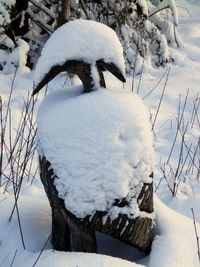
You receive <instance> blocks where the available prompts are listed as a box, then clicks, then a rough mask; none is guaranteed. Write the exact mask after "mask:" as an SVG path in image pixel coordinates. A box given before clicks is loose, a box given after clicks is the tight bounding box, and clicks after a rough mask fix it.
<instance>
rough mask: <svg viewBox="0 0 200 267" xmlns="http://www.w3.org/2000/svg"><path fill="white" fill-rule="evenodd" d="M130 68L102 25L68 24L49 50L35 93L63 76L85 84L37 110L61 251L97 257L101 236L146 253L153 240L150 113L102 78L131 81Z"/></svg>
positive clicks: (43, 164)
mask: <svg viewBox="0 0 200 267" xmlns="http://www.w3.org/2000/svg"><path fill="white" fill-rule="evenodd" d="M74 33H75V34H74ZM70 34H71V35H70ZM69 35H70V37H71V38H69ZM64 36H67V39H66V42H65V39H64ZM86 37H87V39H86ZM68 38H69V39H70V41H71V42H72V44H73V45H71V43H69V41H68ZM61 39H62V42H58V41H59V40H61ZM93 40H95V45H94V43H93ZM56 43H57V44H56ZM55 47H56V48H57V51H58V53H57V54H56V51H55ZM102 47H103V48H105V47H106V49H104V50H103V49H102ZM83 51H84V54H83ZM51 54H54V59H53V61H52V58H51V57H50V60H49V59H48V57H49V55H51ZM61 55H62V56H63V57H62V56H61ZM124 69H125V66H124V60H123V51H122V47H121V44H120V42H119V41H118V39H117V37H116V34H115V32H114V31H113V30H112V29H110V28H108V27H107V26H105V25H103V24H101V23H97V22H91V21H84V20H80V21H73V22H69V23H67V24H66V25H64V26H62V27H61V28H59V29H58V30H57V31H56V32H55V33H54V34H53V35H52V36H51V38H50V39H49V40H48V42H47V44H46V46H45V47H44V49H43V51H42V55H41V58H40V59H39V62H38V65H37V67H36V75H37V76H36V77H37V81H38V85H37V87H36V88H35V90H34V93H37V92H38V91H39V90H40V89H41V88H42V87H43V86H44V85H45V84H46V83H47V82H49V81H50V80H51V79H53V78H54V77H55V76H56V75H57V74H58V73H60V72H61V71H67V72H68V73H70V74H77V75H78V76H79V78H80V79H81V81H82V83H83V87H82V86H74V87H71V88H66V89H60V90H59V89H57V90H55V91H54V92H52V93H50V94H48V95H47V96H46V97H45V99H44V101H43V102H42V104H41V106H40V109H39V111H38V118H37V125H38V140H39V163H40V173H41V180H42V182H43V184H44V188H45V191H46V193H47V196H48V199H49V203H50V205H51V208H52V241H53V245H54V248H55V249H58V250H65V251H67V250H75V251H85V252H95V251H96V238H95V231H100V232H102V233H105V234H108V235H110V236H112V237H114V238H117V239H119V240H121V241H123V242H126V243H128V244H131V245H133V246H135V247H137V248H139V249H141V250H144V251H146V250H148V248H149V246H150V243H151V241H152V235H153V228H154V210H153V180H152V178H153V148H152V136H151V131H150V125H149V120H148V114H147V111H146V108H145V106H144V104H143V103H142V101H141V99H140V98H139V97H138V96H137V95H135V94H133V93H131V92H124V91H122V90H121V89H120V88H119V89H117V88H116V90H105V87H106V84H105V80H104V76H103V71H105V70H108V71H110V72H111V73H112V74H113V75H115V76H116V77H117V78H118V79H120V80H121V81H123V82H124V81H125V78H124Z"/></svg>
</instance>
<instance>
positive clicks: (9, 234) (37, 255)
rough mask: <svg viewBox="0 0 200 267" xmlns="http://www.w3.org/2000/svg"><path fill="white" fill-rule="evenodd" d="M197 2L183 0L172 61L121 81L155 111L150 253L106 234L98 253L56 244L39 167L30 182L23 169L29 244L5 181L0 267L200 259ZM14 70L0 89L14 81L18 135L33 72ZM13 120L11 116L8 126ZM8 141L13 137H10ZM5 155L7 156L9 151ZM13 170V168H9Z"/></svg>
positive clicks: (61, 79)
mask: <svg viewBox="0 0 200 267" xmlns="http://www.w3.org/2000/svg"><path fill="white" fill-rule="evenodd" d="M193 2H194V1H192V0H191V1H188V2H186V1H184V0H179V1H178V6H179V13H180V16H179V26H178V32H179V35H180V48H179V49H177V48H174V49H172V53H173V55H174V58H175V63H173V64H171V65H170V66H167V67H166V68H160V69H159V70H158V69H155V68H152V67H151V66H148V65H144V70H143V74H142V77H141V81H140V77H136V78H135V79H134V80H133V79H132V78H129V79H128V81H127V84H126V85H125V88H124V90H127V91H128V90H129V91H130V88H132V87H133V91H134V92H138V94H139V95H140V96H141V98H143V100H144V103H145V104H146V105H147V106H148V107H149V111H150V114H151V116H150V119H151V123H152V127H153V135H154V149H155V156H156V168H155V174H154V176H155V177H154V184H155V191H156V195H157V196H156V195H155V198H154V202H155V213H156V233H155V238H154V241H153V244H152V250H151V253H150V255H148V256H146V255H145V254H144V253H141V252H139V251H137V250H136V249H133V248H131V247H129V246H128V245H124V244H122V243H120V242H117V241H115V240H113V239H111V238H107V237H105V236H104V235H102V234H98V236H97V237H98V248H99V250H98V253H99V254H101V255H99V254H84V253H70V252H69V253H65V252H57V251H53V250H52V246H51V243H50V233H51V214H50V208H49V203H48V200H47V199H46V195H45V192H44V189H43V187H42V185H41V182H40V179H39V175H38V174H37V175H36V177H35V178H34V179H33V181H32V177H26V175H25V178H24V181H23V183H22V188H21V191H20V196H19V200H18V211H19V217H20V223H21V229H22V234H23V238H24V245H25V249H24V248H23V244H22V238H21V234H20V228H19V220H18V216H17V212H16V210H15V212H14V214H13V216H12V219H11V221H10V222H9V217H10V214H11V212H12V209H13V206H14V203H15V200H14V195H13V193H12V184H11V185H10V186H9V187H8V188H6V189H7V191H8V192H6V193H5V192H4V188H5V186H2V187H1V188H0V266H5V267H6V266H17V267H18V266H35V265H36V266H49V267H53V266H67V267H68V266H69V267H76V266H78V267H84V266H94V267H97V266H99V267H100V266H101V267H112V266H120V267H126V266H127V267H129V266H130V267H131V266H132V267H134V266H138V267H139V266H148V267H171V266H174V267H197V266H200V262H199V259H198V246H197V240H196V235H195V227H194V222H193V216H192V210H191V208H193V211H194V215H195V220H196V228H197V234H198V235H200V205H199V203H200V181H199V179H200V177H199V153H200V148H199V137H200V129H199V126H200V124H199V105H200V104H199V103H200V96H199V92H200V88H199V87H200V76H199V73H200V28H199V25H200V5H199V1H196V2H195V4H194V3H193ZM184 7H187V9H188V10H187V9H185V8H184ZM188 11H189V13H188ZM169 67H170V68H169ZM13 76H14V75H13V74H7V75H5V74H2V73H0V95H1V98H2V101H3V103H4V102H6V101H9V92H10V88H11V87H13V94H12V98H11V101H10V107H11V113H9V114H11V115H10V116H8V117H9V118H11V119H12V127H13V128H14V129H15V130H13V134H16V132H17V131H16V129H17V128H18V122H19V120H20V117H21V111H22V108H23V98H26V95H27V91H28V90H29V91H32V88H33V73H24V74H17V75H16V77H15V79H14V80H13ZM65 79H66V77H65V76H64V75H63V74H61V75H60V76H58V77H57V78H56V79H55V80H53V81H52V82H51V83H49V86H48V90H49V91H53V90H54V87H55V88H59V87H63V84H65ZM106 80H107V85H108V86H107V87H108V88H111V89H114V88H115V87H121V88H122V90H123V86H122V84H121V83H120V82H118V81H117V80H116V78H115V77H113V76H112V75H111V74H107V75H106ZM13 82H14V84H13V85H12V83H13ZM165 84H166V86H165ZM162 92H163V97H162ZM42 99H43V93H40V95H39V98H38V101H37V103H36V105H35V110H34V116H33V121H34V120H35V116H36V113H37V110H38V107H39V104H40V102H41V100H42ZM159 103H160V105H159ZM184 103H186V104H184ZM157 111H158V112H157ZM182 111H184V112H182ZM182 114H183V115H182ZM9 121H10V120H9V119H8V126H7V128H9V124H10V122H9ZM179 124H180V127H179ZM6 140H7V143H8V144H9V138H8V136H6ZM174 140H175V141H174ZM13 141H14V140H13ZM173 144H175V145H174V146H173ZM4 157H5V158H4V159H6V153H5V155H4ZM13 164H14V163H13ZM9 166H11V165H9ZM36 167H37V157H34V159H33V162H32V169H33V171H34V169H35V168H36ZM10 171H12V170H6V171H4V173H7V174H8V173H9V172H10ZM165 176H166V177H165ZM174 177H176V179H175V178H174ZM174 181H175V182H174ZM171 191H172V192H171ZM172 194H174V195H175V197H172ZM159 199H160V200H159ZM43 249H44V251H43ZM41 252H42V253H41ZM105 255H110V256H112V257H110V256H105Z"/></svg>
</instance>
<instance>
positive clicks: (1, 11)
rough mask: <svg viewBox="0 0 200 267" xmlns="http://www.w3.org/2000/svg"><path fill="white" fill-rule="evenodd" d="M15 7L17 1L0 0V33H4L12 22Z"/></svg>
mask: <svg viewBox="0 0 200 267" xmlns="http://www.w3.org/2000/svg"><path fill="white" fill-rule="evenodd" d="M14 5H15V0H0V33H2V32H4V30H5V28H6V27H7V26H8V25H9V23H10V22H11V18H10V16H11V11H12V8H13V6H14Z"/></svg>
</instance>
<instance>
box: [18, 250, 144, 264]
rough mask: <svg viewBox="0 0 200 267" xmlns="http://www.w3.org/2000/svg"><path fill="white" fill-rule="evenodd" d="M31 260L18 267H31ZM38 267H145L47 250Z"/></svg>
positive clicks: (108, 258)
mask: <svg viewBox="0 0 200 267" xmlns="http://www.w3.org/2000/svg"><path fill="white" fill-rule="evenodd" d="M30 264H31V263H30V258H29V259H28V260H27V261H26V260H25V261H23V263H21V264H19V265H18V267H23V266H30ZM36 266H38V267H43V266H48V267H58V266H59V267H62V266H65V267H88V266H91V267H93V266H95V267H145V266H144V265H140V264H136V263H133V262H130V261H127V260H122V259H119V258H114V257H110V256H104V255H99V254H92V253H78V252H77V253H76V252H58V251H52V250H46V251H44V252H43V253H42V256H41V257H40V259H39V261H38V262H37V264H36Z"/></svg>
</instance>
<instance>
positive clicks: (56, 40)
mask: <svg viewBox="0 0 200 267" xmlns="http://www.w3.org/2000/svg"><path fill="white" fill-rule="evenodd" d="M102 58H103V59H104V61H105V62H107V63H111V62H113V63H114V64H115V65H116V66H117V67H118V68H119V69H120V70H121V72H122V73H123V74H124V71H125V65H124V59H123V49H122V46H121V43H120V41H119V40H118V37H117V35H116V33H115V32H114V31H113V30H112V29H111V28H109V27H108V26H106V25H104V24H102V23H99V22H96V21H88V20H75V21H71V22H68V23H66V24H64V25H63V26H61V27H60V28H58V29H57V30H56V31H55V32H54V33H53V34H52V35H51V37H50V38H49V40H48V41H47V43H46V44H45V46H44V48H43V50H42V54H41V57H40V58H39V60H38V63H37V66H36V71H35V81H36V83H39V82H40V81H41V79H42V78H43V77H44V75H45V74H46V73H47V72H48V71H49V70H50V69H51V67H52V66H54V65H63V63H64V62H66V61H67V60H73V59H75V60H83V61H85V62H87V63H91V64H95V62H96V61H97V60H99V59H102Z"/></svg>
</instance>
